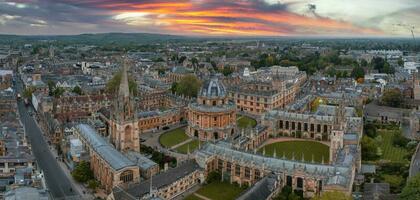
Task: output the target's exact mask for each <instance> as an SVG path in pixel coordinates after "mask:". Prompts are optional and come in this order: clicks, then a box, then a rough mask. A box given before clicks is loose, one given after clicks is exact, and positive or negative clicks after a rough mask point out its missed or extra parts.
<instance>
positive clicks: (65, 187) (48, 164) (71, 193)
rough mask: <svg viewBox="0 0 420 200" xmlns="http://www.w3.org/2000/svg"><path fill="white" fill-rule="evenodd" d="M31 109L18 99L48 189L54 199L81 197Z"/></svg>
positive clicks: (26, 129) (21, 117)
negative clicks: (31, 114)
mask: <svg viewBox="0 0 420 200" xmlns="http://www.w3.org/2000/svg"><path fill="white" fill-rule="evenodd" d="M18 82H20V81H18ZM19 86H20V87H19ZM19 89H21V85H19V84H18V91H21V90H19ZM29 109H31V108H30V107H26V106H25V105H24V103H23V101H21V100H20V101H18V110H19V115H20V119H21V121H22V124H23V126H24V128H25V131H26V134H27V136H28V138H29V141H30V143H31V146H32V151H33V153H34V155H35V158H36V161H37V164H38V166H39V167H40V168H41V170H42V171H43V172H44V174H45V180H46V183H47V187H48V190H49V191H50V193H51V195H52V196H53V198H54V199H81V198H80V196H79V194H78V193H77V192H76V191H75V190H74V188H73V185H72V184H71V182H70V180H69V178H68V177H67V176H66V175H65V174H64V172H63V171H62V168H61V167H60V166H59V165H58V162H57V160H56V158H55V156H53V154H52V153H51V151H50V149H49V146H48V144H47V142H45V140H44V137H43V134H42V132H41V130H40V128H39V127H38V125H37V124H36V122H35V120H34V119H33V117H32V116H30V115H29V113H28V110H29Z"/></svg>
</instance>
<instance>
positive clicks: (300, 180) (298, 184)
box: [296, 177, 303, 189]
mask: <svg viewBox="0 0 420 200" xmlns="http://www.w3.org/2000/svg"><path fill="white" fill-rule="evenodd" d="M296 184H297V188H299V189H301V188H303V178H300V177H298V178H297V183H296Z"/></svg>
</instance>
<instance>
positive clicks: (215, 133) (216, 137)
mask: <svg viewBox="0 0 420 200" xmlns="http://www.w3.org/2000/svg"><path fill="white" fill-rule="evenodd" d="M213 137H214V139H215V140H217V139H219V134H218V133H217V132H214V133H213Z"/></svg>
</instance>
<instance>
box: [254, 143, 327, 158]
mask: <svg viewBox="0 0 420 200" xmlns="http://www.w3.org/2000/svg"><path fill="white" fill-rule="evenodd" d="M264 148H265V155H266V156H273V153H274V150H276V154H277V155H276V156H277V158H282V157H283V152H284V155H285V156H286V158H287V159H292V157H293V152H294V155H295V160H302V154H303V155H304V158H305V161H312V155H313V157H314V161H315V162H317V163H321V162H322V157H324V163H327V162H328V159H329V155H330V151H329V147H328V146H327V145H325V144H322V143H319V142H315V141H286V142H276V143H272V144H269V145H266V146H264V147H262V148H260V149H259V152H260V153H262V152H263V151H264Z"/></svg>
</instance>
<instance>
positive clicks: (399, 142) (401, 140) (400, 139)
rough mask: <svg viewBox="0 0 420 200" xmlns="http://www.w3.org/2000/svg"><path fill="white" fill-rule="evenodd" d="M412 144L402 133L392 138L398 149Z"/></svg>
mask: <svg viewBox="0 0 420 200" xmlns="http://www.w3.org/2000/svg"><path fill="white" fill-rule="evenodd" d="M409 142H410V140H409V139H407V138H405V137H404V136H403V135H402V134H401V133H397V134H395V135H394V136H393V138H392V144H393V145H394V146H397V147H401V148H405V147H407V144H408V143H409Z"/></svg>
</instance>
